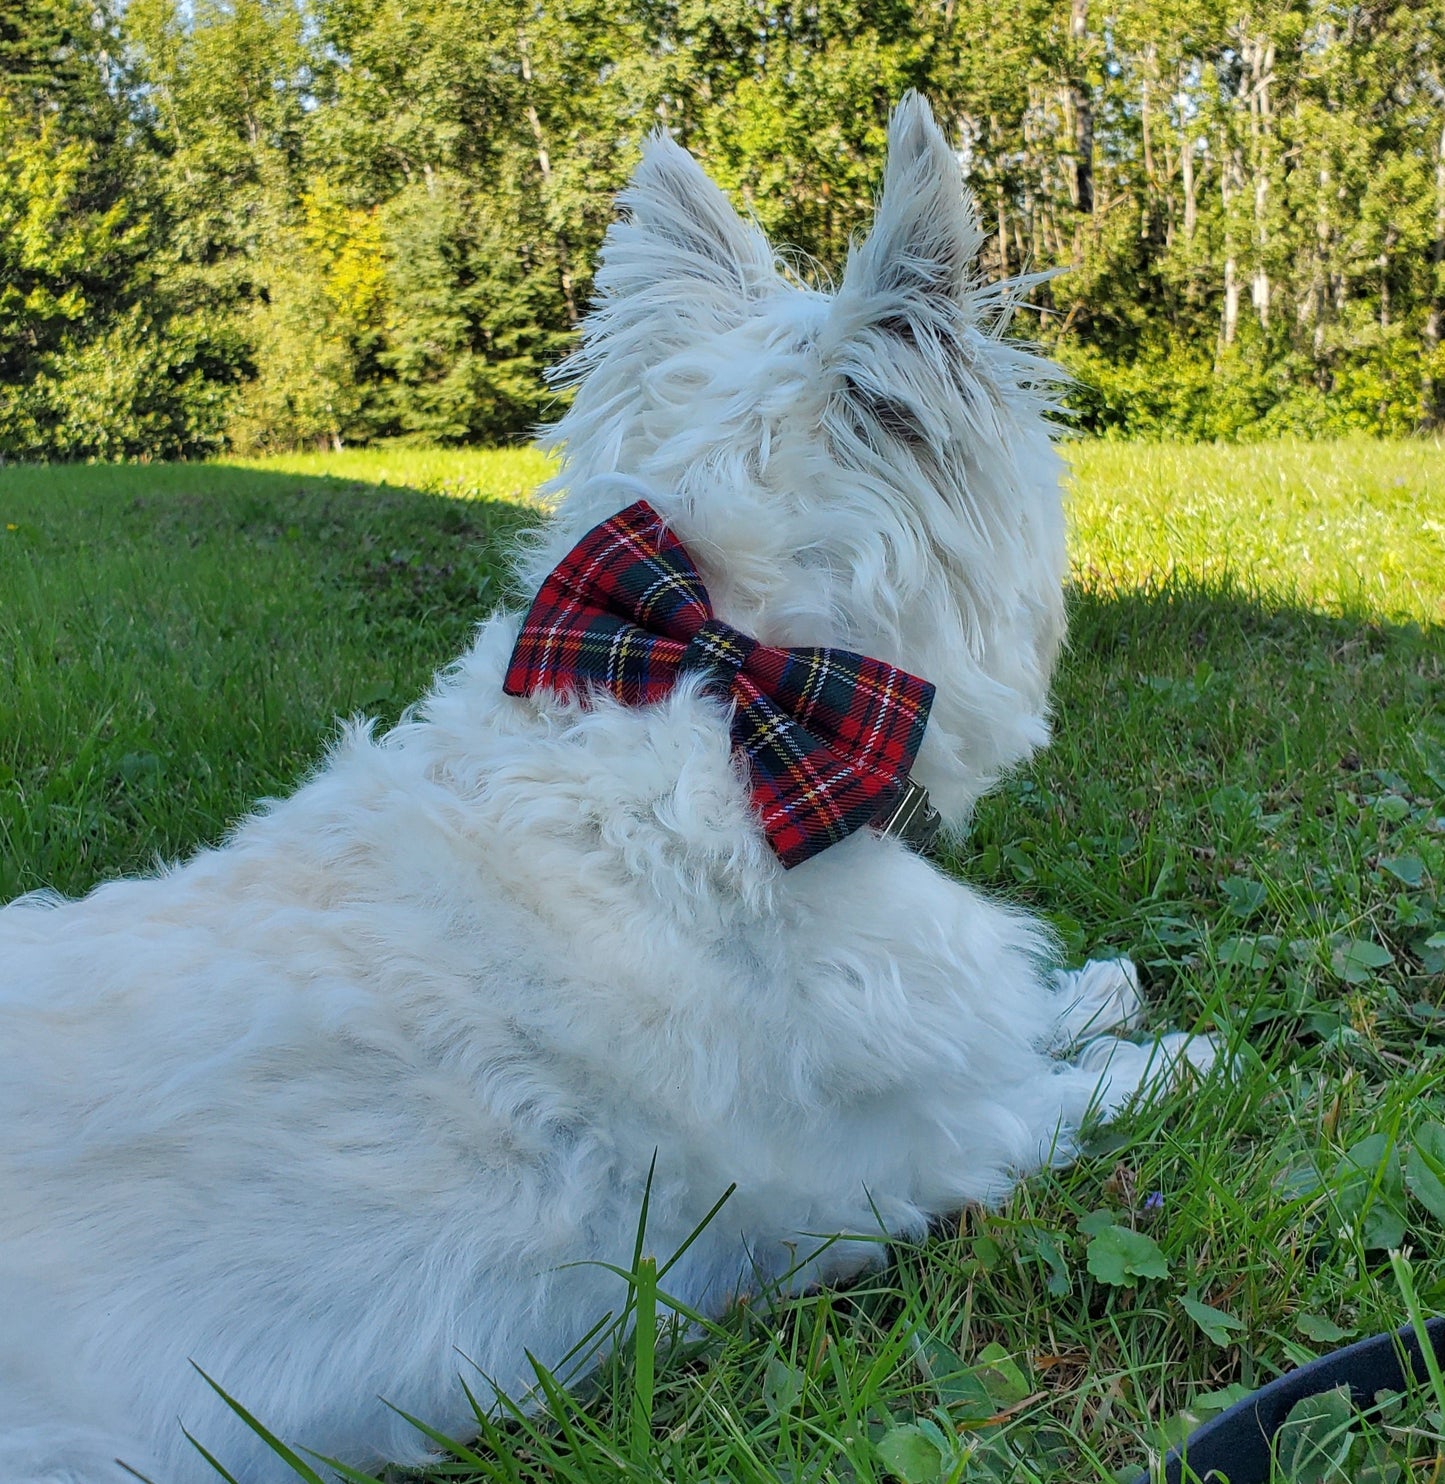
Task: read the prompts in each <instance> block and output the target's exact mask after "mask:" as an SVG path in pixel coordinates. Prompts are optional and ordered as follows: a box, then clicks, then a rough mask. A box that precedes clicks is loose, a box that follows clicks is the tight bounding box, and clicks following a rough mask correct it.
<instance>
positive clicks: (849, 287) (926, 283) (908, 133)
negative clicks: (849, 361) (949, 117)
mask: <svg viewBox="0 0 1445 1484" xmlns="http://www.w3.org/2000/svg"><path fill="white" fill-rule="evenodd" d="M982 246H983V231H982V229H981V228H980V226H979V222H978V213H977V211H976V210H975V209H974V204H973V197H972V195H971V194H970V192H969V190H968V187H967V186H966V185H965V184H964V179H963V171H962V169H961V168H960V166H959V162H958V156H957V155H956V154H955V153H954V152H953V150H952V149H951V148H950V147H949V144H948V140H947V139H945V138H944V135H943V131H942V130H941V129H940V128H939V127H938V125H937V124H936V123H935V122H934V120H933V113H932V111H931V110H930V108H929V106H928V104H927V103H926V102H925V101H924V100H923V98H922V97H920V96H919V94H917V93H905V94H904V96H903V99H902V101H901V102H900V103H899V105H898V107H897V108H896V109H894V111H893V117H892V119H891V120H890V121H889V125H888V163H887V166H886V168H885V170H884V175H883V196H882V199H881V200H880V201H879V203H878V211H877V214H876V215H875V217H874V219H873V226H872V228H871V230H870V231H869V233H868V235H867V237H866V238H865V239H864V240H863V242H862V243H861V244H860V245H859V246H858V247H856V248H855V249H854V250H853V251H852V252H851V253H850V254H849V256H848V267H847V269H846V271H845V273H844V275H843V289H844V291H845V293H847V294H849V295H850V296H861V297H862V299H863V301H864V303H865V305H866V306H867V307H868V309H869V311H870V312H871V317H872V318H874V320H875V322H876V323H878V324H881V325H883V326H885V327H887V328H895V327H896V328H897V329H898V331H899V332H900V333H904V334H907V333H911V332H913V331H916V330H917V328H918V327H919V326H920V325H921V324H923V323H927V322H928V321H930V320H935V319H936V318H937V316H938V313H939V311H940V309H944V308H950V307H954V308H956V306H957V305H959V304H961V303H964V302H965V301H966V299H967V294H968V290H969V288H970V286H971V283H972V275H973V270H974V264H975V262H976V260H977V258H978V253H979V249H980V248H981V247H982Z"/></svg>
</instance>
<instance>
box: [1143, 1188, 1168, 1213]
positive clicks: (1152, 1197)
mask: <svg viewBox="0 0 1445 1484" xmlns="http://www.w3.org/2000/svg"><path fill="white" fill-rule="evenodd" d="M1144 1209H1145V1210H1146V1211H1162V1210H1163V1209H1164V1192H1163V1191H1162V1190H1151V1191H1150V1192H1149V1198H1148V1200H1146V1201H1145V1202H1144Z"/></svg>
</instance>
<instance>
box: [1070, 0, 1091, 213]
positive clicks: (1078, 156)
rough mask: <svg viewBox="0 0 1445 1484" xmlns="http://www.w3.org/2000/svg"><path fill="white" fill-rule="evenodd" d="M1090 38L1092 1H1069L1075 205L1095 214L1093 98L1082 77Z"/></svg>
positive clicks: (1073, 194) (1072, 194)
mask: <svg viewBox="0 0 1445 1484" xmlns="http://www.w3.org/2000/svg"><path fill="white" fill-rule="evenodd" d="M1088 39H1089V0H1070V11H1069V42H1070V48H1069V49H1070V51H1071V52H1072V54H1073V69H1074V77H1073V80H1072V81H1071V83H1070V85H1069V92H1070V102H1071V104H1072V108H1071V112H1072V113H1073V123H1074V141H1073V143H1074V188H1073V190H1072V191H1071V192H1070V193H1069V194H1070V195H1071V196H1072V197H1073V201H1074V205H1075V206H1077V207H1078V209H1079V210H1080V211H1081V212H1083V213H1084V214H1085V215H1086V216H1092V215H1093V214H1094V100H1093V99H1092V98H1091V97H1090V95H1089V87H1088V83H1087V81H1086V80H1085V79H1084V77H1083V60H1084V48H1085V45H1086V44H1087V42H1088Z"/></svg>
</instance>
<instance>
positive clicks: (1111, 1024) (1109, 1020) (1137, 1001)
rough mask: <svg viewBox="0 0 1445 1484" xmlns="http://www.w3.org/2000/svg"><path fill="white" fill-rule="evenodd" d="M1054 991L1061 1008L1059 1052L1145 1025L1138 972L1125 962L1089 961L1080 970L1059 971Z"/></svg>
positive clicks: (1056, 1039) (1055, 976)
mask: <svg viewBox="0 0 1445 1484" xmlns="http://www.w3.org/2000/svg"><path fill="white" fill-rule="evenodd" d="M1054 987H1055V989H1056V990H1057V992H1058V995H1059V999H1060V1001H1061V1002H1062V1005H1063V1009H1062V1011H1061V1013H1060V1015H1059V1018H1058V1020H1057V1022H1056V1023H1055V1027H1054V1030H1055V1041H1056V1044H1057V1045H1058V1046H1059V1047H1060V1049H1062V1050H1068V1049H1069V1048H1071V1047H1074V1046H1082V1045H1083V1044H1084V1042H1086V1041H1089V1040H1091V1039H1092V1038H1093V1037H1095V1036H1103V1035H1112V1034H1118V1033H1119V1032H1122V1031H1134V1030H1138V1029H1139V1027H1140V1026H1141V1025H1143V1023H1144V996H1143V995H1142V994H1140V992H1139V971H1138V970H1137V969H1136V968H1135V967H1134V965H1133V963H1132V962H1130V960H1129V959H1127V958H1105V959H1090V960H1089V962H1088V963H1086V964H1085V965H1084V966H1083V968H1082V969H1060V970H1059V971H1058V972H1057V973H1056V974H1055V975H1054Z"/></svg>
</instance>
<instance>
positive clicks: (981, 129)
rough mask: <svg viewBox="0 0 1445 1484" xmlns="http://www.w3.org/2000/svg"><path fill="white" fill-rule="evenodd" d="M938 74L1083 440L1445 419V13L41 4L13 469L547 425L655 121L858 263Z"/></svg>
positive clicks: (10, 284)
mask: <svg viewBox="0 0 1445 1484" xmlns="http://www.w3.org/2000/svg"><path fill="white" fill-rule="evenodd" d="M909 87H915V88H918V89H920V90H922V91H923V92H924V93H926V94H927V95H928V96H929V98H930V99H931V101H932V102H933V104H934V108H935V111H936V113H937V115H938V117H939V119H940V121H941V122H942V123H943V125H944V127H945V128H946V129H948V130H949V131H950V133H951V135H952V137H953V139H954V140H955V142H956V144H957V147H958V149H959V153H960V159H961V161H962V162H963V164H964V167H965V170H966V172H967V175H968V178H969V181H970V183H971V186H972V189H973V192H974V195H975V198H976V200H977V203H978V207H979V211H980V215H981V218H982V220H983V223H984V226H985V229H986V231H987V233H988V239H987V246H986V249H985V253H984V262H983V269H984V271H985V272H986V273H987V274H989V275H990V276H999V275H1005V276H1007V275H1015V274H1019V273H1021V272H1031V273H1032V272H1038V271H1040V270H1049V269H1065V270H1067V271H1065V272H1062V273H1060V274H1058V275H1057V276H1055V277H1052V278H1050V279H1049V280H1047V281H1046V282H1043V283H1040V284H1038V285H1037V286H1035V287H1033V288H1032V289H1031V290H1030V292H1029V294H1028V306H1027V307H1026V308H1025V309H1024V310H1023V311H1022V313H1021V316H1020V322H1019V325H1018V330H1019V332H1020V333H1023V334H1025V335H1027V336H1028V337H1029V338H1031V339H1035V340H1038V341H1041V342H1043V343H1044V344H1045V346H1046V347H1047V348H1048V349H1049V350H1050V351H1051V352H1052V353H1054V354H1055V355H1057V356H1058V357H1059V359H1061V360H1062V361H1063V362H1064V364H1065V365H1066V366H1067V367H1068V368H1069V370H1070V371H1071V372H1072V373H1073V374H1074V376H1075V377H1076V378H1077V386H1076V388H1075V390H1074V393H1073V396H1072V401H1073V405H1074V408H1075V412H1076V417H1077V420H1078V422H1079V423H1080V425H1081V426H1083V427H1084V428H1085V429H1088V430H1091V431H1097V432H1117V433H1122V434H1161V435H1164V434H1167V435H1171V436H1187V437H1249V436H1258V435H1260V434H1267V433H1269V432H1272V431H1284V430H1290V431H1299V432H1304V433H1325V432H1335V431H1340V430H1343V429H1348V428H1360V429H1368V430H1373V431H1378V432H1391V433H1395V432H1405V431H1409V430H1412V429H1417V428H1421V427H1430V426H1435V425H1437V424H1439V423H1440V422H1441V421H1442V419H1445V348H1442V344H1441V341H1442V335H1445V0H1406V3H1382V0H1374V3H1369V0H1367V3H1358V4H1351V3H1346V0H1013V3H1007V4H1000V3H999V0H931V3H918V0H557V3H555V4H543V3H541V0H126V3H122V0H0V457H4V458H9V459H33V458H76V457H101V458H106V457H137V456H139V457H146V456H149V457H174V456H189V455H201V454H205V453H209V452H214V451H217V450H220V449H222V448H225V447H232V448H238V449H243V450H251V449H267V448H273V447H287V446H296V445H301V444H313V443H320V444H333V445H340V444H343V443H356V442H368V441H372V440H376V439H380V438H397V437H403V438H414V439H417V440H427V441H438V442H469V441H497V440H502V439H507V438H513V437H518V436H524V435H525V433H526V431H527V429H528V428H529V427H530V426H531V425H532V424H533V423H534V422H536V421H537V420H538V419H539V418H541V417H543V416H545V414H546V408H547V406H548V405H549V393H548V391H547V389H546V385H545V381H544V373H545V371H546V368H547V367H548V366H549V365H550V364H552V363H553V362H554V361H555V360H556V359H557V358H558V356H559V355H560V354H561V353H562V352H563V351H564V349H565V347H566V344H567V341H568V337H569V332H570V331H571V330H572V328H573V327H574V326H575V325H576V323H577V321H578V318H579V316H580V314H581V313H582V312H583V310H584V309H585V305H586V301H587V295H588V292H589V275H590V271H591V265H592V263H593V259H594V256H595V253H596V250H597V247H598V245H599V243H600V241H601V236H602V233H603V231H604V229H605V227H606V223H607V220H608V215H609V212H610V209H611V198H612V195H613V193H614V192H615V190H616V189H617V188H618V186H619V185H620V184H621V183H622V182H623V181H624V180H625V178H626V176H627V173H628V170H629V169H630V167H631V165H632V163H633V161H634V159H635V157H636V151H637V146H638V143H639V141H640V139H641V137H642V136H643V135H644V134H645V133H646V131H647V130H648V129H649V128H651V127H654V126H657V125H661V126H663V127H665V128H667V129H669V130H671V131H672V133H673V134H674V135H675V136H676V137H677V138H678V139H679V140H680V141H681V142H682V143H684V144H685V145H687V146H688V147H689V148H690V149H692V150H693V151H694V153H696V154H697V155H698V156H699V157H700V158H701V159H702V161H703V162H704V164H705V165H706V167H707V168H708V169H709V171H710V172H711V173H712V174H713V175H714V177H715V178H716V179H717V180H718V181H719V182H720V183H721V184H722V185H723V186H724V187H725V188H726V189H728V190H729V191H730V192H731V193H732V194H733V196H734V198H735V199H736V200H737V201H738V203H739V204H740V205H741V206H742V207H743V208H744V209H746V210H748V211H750V212H751V213H752V214H753V215H754V216H755V217H756V218H757V220H758V221H759V222H760V223H761V224H762V225H763V226H764V227H765V228H766V229H767V230H768V232H769V233H770V234H772V236H773V238H774V240H775V241H779V242H786V243H789V244H791V245H792V246H793V247H794V248H796V249H797V250H798V253H799V256H798V257H797V259H796V266H797V271H798V272H800V273H803V274H805V275H806V274H811V273H820V274H836V273H837V271H838V269H839V268H840V266H841V264H842V262H843V260H844V258H845V256H846V253H847V248H848V242H849V240H850V237H851V236H852V235H853V234H854V233H856V232H857V231H858V230H859V229H860V228H861V227H863V226H864V225H865V224H866V221H867V218H868V215H869V212H870V210H871V205H872V199H873V195H874V192H875V191H876V189H877V182H878V176H879V171H880V167H881V162H882V149H883V137H884V127H885V124H886V120H887V115H888V110H889V107H890V105H891V104H892V103H893V102H894V101H896V99H897V98H898V96H899V95H900V94H901V93H902V92H903V91H904V89H906V88H909Z"/></svg>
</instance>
